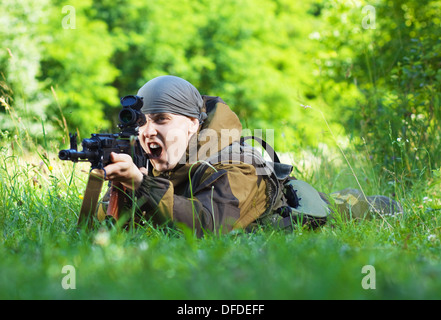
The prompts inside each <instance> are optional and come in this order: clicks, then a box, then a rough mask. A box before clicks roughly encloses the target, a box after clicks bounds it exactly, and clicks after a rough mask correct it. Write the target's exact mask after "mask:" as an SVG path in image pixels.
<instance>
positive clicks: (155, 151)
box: [148, 142, 162, 159]
mask: <svg viewBox="0 0 441 320" xmlns="http://www.w3.org/2000/svg"><path fill="white" fill-rule="evenodd" d="M148 146H149V149H150V154H151V156H152V158H153V159H157V158H159V157H161V154H162V147H161V146H160V145H159V144H157V143H155V142H152V143H149V144H148Z"/></svg>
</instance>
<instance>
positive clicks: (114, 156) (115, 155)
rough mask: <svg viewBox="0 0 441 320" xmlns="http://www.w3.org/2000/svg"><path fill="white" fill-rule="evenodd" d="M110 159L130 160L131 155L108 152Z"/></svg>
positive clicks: (115, 160)
mask: <svg viewBox="0 0 441 320" xmlns="http://www.w3.org/2000/svg"><path fill="white" fill-rule="evenodd" d="M110 160H111V161H112V162H123V161H130V162H132V161H133V160H132V157H131V156H129V155H128V154H125V153H116V152H111V153H110Z"/></svg>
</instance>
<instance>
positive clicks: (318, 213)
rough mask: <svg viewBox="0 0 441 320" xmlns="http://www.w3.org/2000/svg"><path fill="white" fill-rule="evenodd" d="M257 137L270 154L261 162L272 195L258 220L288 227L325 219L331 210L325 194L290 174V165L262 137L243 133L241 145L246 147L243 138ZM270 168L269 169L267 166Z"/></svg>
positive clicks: (314, 224)
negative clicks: (267, 206)
mask: <svg viewBox="0 0 441 320" xmlns="http://www.w3.org/2000/svg"><path fill="white" fill-rule="evenodd" d="M250 139H253V140H256V141H257V142H259V143H260V144H261V145H262V147H263V148H264V149H265V151H266V152H267V154H268V155H269V156H270V157H271V161H265V160H263V157H262V159H261V160H260V161H262V160H263V162H262V163H261V164H260V165H264V166H265V167H266V170H267V171H266V173H267V174H268V181H269V182H270V184H271V185H272V189H273V192H272V199H271V204H270V206H269V208H268V210H267V211H266V212H265V213H264V214H263V215H262V216H261V217H259V219H258V221H256V222H257V223H260V224H268V223H269V224H270V225H272V226H274V227H276V228H282V229H290V228H293V227H294V226H295V225H297V224H300V225H309V226H311V227H313V228H315V227H318V226H321V225H323V224H325V223H326V220H327V218H328V216H329V214H330V209H329V207H328V204H329V202H328V201H327V199H326V197H325V196H324V194H322V193H319V192H318V191H317V190H316V189H315V188H313V187H312V186H311V185H309V184H308V183H306V182H305V181H302V180H298V179H296V178H295V177H291V176H290V174H291V172H292V169H293V166H292V165H289V164H284V163H281V162H280V159H279V157H278V155H277V153H276V152H275V151H274V149H273V148H272V147H271V146H270V145H269V144H268V143H267V142H266V141H264V140H263V139H261V138H259V137H256V136H246V137H242V138H241V140H240V145H241V146H243V147H245V146H246V144H245V141H246V140H250ZM268 169H269V170H268Z"/></svg>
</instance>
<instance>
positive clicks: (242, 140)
mask: <svg viewBox="0 0 441 320" xmlns="http://www.w3.org/2000/svg"><path fill="white" fill-rule="evenodd" d="M249 139H253V140H256V141H257V142H259V143H260V144H261V145H262V147H263V148H264V149H265V151H266V152H267V153H268V155H269V156H270V157H271V160H272V161H273V162H274V163H280V159H279V156H278V155H277V153H276V152H275V151H274V149H273V147H271V146H270V145H269V144H268V143H266V141H265V140H263V139H261V138H259V137H256V136H246V137H241V138H240V144H241V145H243V144H244V143H245V140H249Z"/></svg>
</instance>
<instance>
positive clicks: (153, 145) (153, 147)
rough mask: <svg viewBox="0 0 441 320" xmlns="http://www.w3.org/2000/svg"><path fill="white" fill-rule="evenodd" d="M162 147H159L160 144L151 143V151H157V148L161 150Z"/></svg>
mask: <svg viewBox="0 0 441 320" xmlns="http://www.w3.org/2000/svg"><path fill="white" fill-rule="evenodd" d="M160 147H161V146H160V145H159V144H157V143H151V144H150V149H157V148H160Z"/></svg>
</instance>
